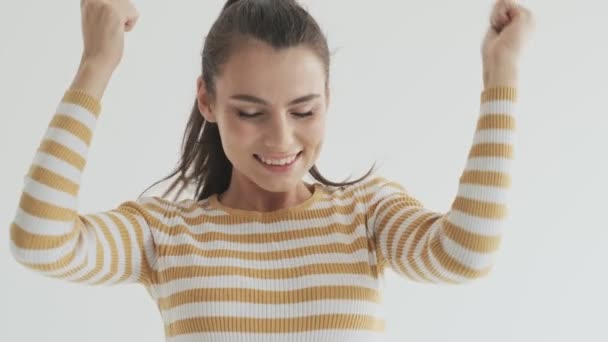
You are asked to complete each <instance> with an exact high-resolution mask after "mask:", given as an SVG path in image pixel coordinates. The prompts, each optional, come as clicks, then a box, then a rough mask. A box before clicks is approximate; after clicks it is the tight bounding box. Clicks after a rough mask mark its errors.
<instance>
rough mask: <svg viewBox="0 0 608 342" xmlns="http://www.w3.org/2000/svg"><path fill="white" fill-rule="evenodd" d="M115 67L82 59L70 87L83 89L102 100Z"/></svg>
mask: <svg viewBox="0 0 608 342" xmlns="http://www.w3.org/2000/svg"><path fill="white" fill-rule="evenodd" d="M112 73H113V69H112V68H110V67H108V66H105V65H103V64H97V63H93V62H89V61H82V62H81V63H80V66H79V67H78V71H77V72H76V76H75V77H74V80H73V81H72V84H71V85H70V89H76V90H81V91H83V92H85V93H88V94H89V95H91V96H93V97H95V98H96V99H98V100H100V101H101V98H102V97H103V94H104V92H105V89H106V87H107V86H108V83H109V82H110V78H111V77H112Z"/></svg>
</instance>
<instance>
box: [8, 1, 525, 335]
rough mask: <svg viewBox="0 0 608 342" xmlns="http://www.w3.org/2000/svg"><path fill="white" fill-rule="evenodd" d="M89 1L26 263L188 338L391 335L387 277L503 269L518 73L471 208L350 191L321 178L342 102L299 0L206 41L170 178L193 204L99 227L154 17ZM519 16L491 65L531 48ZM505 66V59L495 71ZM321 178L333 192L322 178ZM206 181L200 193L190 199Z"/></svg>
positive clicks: (490, 129)
mask: <svg viewBox="0 0 608 342" xmlns="http://www.w3.org/2000/svg"><path fill="white" fill-rule="evenodd" d="M81 6H82V9H83V31H84V37H85V44H84V45H85V51H84V53H83V57H82V65H81V68H80V69H79V72H78V74H77V75H76V77H75V79H74V82H73V83H72V86H71V87H70V89H68V90H67V91H66V92H65V94H64V96H63V98H62V99H61V101H60V102H59V105H58V107H57V110H56V114H55V116H54V117H53V119H52V120H51V123H50V124H49V127H48V129H47V131H46V133H45V135H44V137H43V140H42V142H41V144H40V147H39V149H38V150H37V151H36V155H35V158H34V161H33V163H32V165H31V167H30V169H29V171H28V174H27V175H26V179H25V180H26V181H25V184H24V187H23V191H22V194H21V199H20V202H19V207H18V209H17V213H16V215H15V219H14V220H13V222H12V224H11V227H10V233H11V239H10V243H11V253H12V254H13V256H14V258H15V259H16V260H17V261H18V262H19V263H21V264H22V265H24V266H26V267H28V268H29V269H32V270H35V271H36V272H39V273H41V274H43V275H45V276H48V277H54V278H59V279H64V280H67V281H72V282H78V283H85V284H91V285H115V284H128V283H138V284H142V285H143V286H145V288H146V289H147V290H148V293H149V294H150V296H151V297H152V299H153V300H154V302H155V304H156V307H157V308H158V309H159V311H160V313H161V316H162V322H163V325H164V332H165V337H166V340H167V341H171V342H178V341H179V342H189V341H214V342H217V341H219V342H229V341H251V342H253V341H259V342H261V341H302V342H305V341H321V342H329V341H331V342H341V341H344V342H345V341H351V342H364V341H372V340H379V339H381V338H382V333H383V332H384V313H383V310H382V293H381V285H382V283H381V280H382V276H383V274H384V270H385V269H386V268H387V267H390V268H391V269H392V270H394V271H395V272H396V273H397V274H398V275H400V276H401V277H403V278H404V279H408V280H411V281H415V282H420V283H436V284H437V283H441V284H462V283H466V282H470V281H473V280H475V279H478V278H481V277H483V276H486V275H487V274H488V273H489V272H490V271H491V270H492V268H493V265H494V260H495V255H496V253H497V251H498V247H499V244H500V241H501V232H502V224H503V222H504V220H505V218H506V212H507V207H506V198H507V193H508V190H509V187H510V182H511V178H510V169H511V162H512V159H513V141H514V139H513V135H514V134H513V133H514V130H515V115H514V113H515V106H514V104H515V102H516V100H517V90H516V88H515V87H513V85H512V84H511V83H510V82H512V81H513V80H514V78H510V77H507V78H501V77H502V76H505V75H507V74H508V71H509V70H511V69H509V68H506V67H505V66H507V65H508V66H509V67H511V66H513V65H514V63H513V61H509V63H508V64H505V65H498V66H496V65H494V67H499V68H498V69H499V70H500V73H498V74H495V73H494V72H490V73H488V78H487V84H486V88H485V89H484V90H483V91H482V92H481V94H480V97H479V100H480V102H481V106H480V116H479V119H478V122H477V127H476V131H475V136H474V139H473V144H472V146H471V149H470V151H469V154H468V160H467V164H466V166H465V169H464V170H463V172H462V175H461V177H460V179H459V183H458V192H457V195H456V198H455V199H454V201H453V202H452V206H451V208H450V210H449V211H448V212H447V213H439V212H435V211H432V210H430V209H428V208H425V207H424V206H423V205H422V203H421V202H420V201H418V200H417V199H416V198H415V197H414V196H412V195H411V194H410V193H409V192H408V191H407V190H406V188H405V187H404V186H402V185H401V184H398V183H396V182H394V181H391V180H389V179H386V178H384V177H381V176H376V177H368V176H369V175H370V174H371V172H372V169H370V171H369V172H368V173H367V174H366V175H365V176H363V177H362V178H360V179H358V180H356V181H353V182H345V183H334V182H330V181H328V180H326V179H325V178H324V177H322V176H321V175H320V174H319V172H318V170H317V168H316V166H315V162H316V160H317V159H318V157H319V153H320V151H321V148H322V146H323V140H324V134H325V121H326V112H327V108H328V106H329V102H330V87H329V84H328V79H329V52H328V49H327V43H326V40H325V37H324V36H323V34H322V33H321V31H320V29H319V26H318V25H317V23H316V22H315V20H314V19H312V18H311V17H310V15H309V14H308V13H307V12H306V11H305V10H304V9H303V8H302V7H301V6H300V5H299V4H298V3H297V2H296V1H293V0H265V1H260V0H240V1H229V2H228V3H227V4H226V5H225V6H224V9H223V11H222V12H221V14H220V16H219V18H218V19H217V21H216V22H215V23H214V24H213V26H212V28H211V30H210V32H209V35H208V36H207V40H206V41H205V47H204V50H203V56H202V57H203V58H202V74H201V75H200V76H199V77H198V79H197V88H196V94H195V97H196V98H195V101H194V106H193V109H192V113H191V116H190V118H189V122H188V125H187V127H186V131H185V134H184V138H183V141H182V147H183V151H182V155H181V160H180V163H179V165H178V167H177V169H176V170H175V171H174V172H173V173H172V175H170V176H168V178H170V177H172V176H174V175H176V174H179V179H178V180H177V181H176V182H174V183H173V184H172V186H171V188H170V189H169V190H168V191H167V193H168V192H170V191H171V189H172V188H173V187H174V186H176V185H177V184H179V183H180V182H181V185H182V187H181V189H180V191H179V193H178V194H177V196H176V199H174V200H172V201H170V200H167V199H165V198H164V197H165V196H166V194H167V193H165V195H163V196H161V197H158V196H150V197H143V198H142V197H141V196H140V197H139V198H138V199H137V200H135V201H125V202H123V203H122V204H121V205H119V206H118V207H116V208H114V209H113V210H108V211H104V212H97V213H90V214H81V213H79V212H78V204H79V201H78V199H79V197H78V196H79V191H80V185H81V180H82V175H83V171H84V168H85V165H86V163H87V156H88V151H89V147H90V144H91V142H92V135H93V132H94V130H95V127H96V124H97V122H98V119H99V116H100V115H101V113H102V106H101V96H102V94H103V91H104V89H105V86H106V85H107V81H108V79H109V76H108V75H109V74H111V72H108V70H113V69H114V68H115V67H116V64H117V63H118V61H119V60H120V57H121V56H122V44H123V42H124V37H123V34H124V30H130V29H131V28H132V27H133V25H134V23H135V18H136V17H137V16H136V13H137V12H136V11H135V10H134V8H133V6H132V5H131V4H130V3H129V2H128V1H119V0H117V1H105V0H84V1H82V2H81ZM511 10H512V11H513V13H514V14H513V16H509V20H511V23H507V22H503V23H502V24H501V32H500V35H498V36H496V35H495V34H489V35H488V39H489V40H488V42H489V44H488V45H487V46H489V47H491V48H489V49H488V50H487V51H486V50H484V51H486V52H487V54H485V56H493V57H496V56H497V54H496V50H495V49H496V48H498V49H499V50H501V49H502V50H503V51H504V46H514V45H513V44H512V43H513V42H512V41H509V40H505V39H509V37H510V36H509V35H511V38H510V39H513V38H512V37H514V35H515V34H516V33H513V32H518V31H516V30H513V27H517V25H521V24H518V23H521V22H522V21H519V22H518V21H517V20H523V19H521V18H523V17H522V16H521V14H520V16H518V15H516V14H515V13H516V11H515V10H513V9H511ZM522 13H523V12H522ZM127 23H129V24H128V25H127ZM514 25H515V26H514ZM496 37H498V38H496ZM505 37H507V38H505ZM515 37H516V36H515ZM496 39H498V40H496ZM501 39H503V40H505V41H501ZM507 52H510V51H508V50H507ZM510 55H512V54H510ZM497 60H499V61H504V60H505V59H502V58H489V59H488V61H492V62H494V61H497ZM499 76H500V77H499ZM507 76H509V75H507ZM507 80H508V82H509V84H508V85H504V84H503V82H507ZM490 85H491V86H490ZM306 173H310V174H311V175H312V176H313V177H314V178H315V179H317V180H318V181H319V182H317V183H314V184H310V183H306V182H304V181H303V180H302V178H303V176H305V175H306ZM168 178H165V180H166V179H168ZM189 185H194V186H195V187H196V191H195V195H194V197H193V198H189V199H182V200H178V199H177V197H179V194H180V193H181V191H182V190H183V189H184V188H186V187H187V186H189ZM57 340H60V339H59V338H58V339H57Z"/></svg>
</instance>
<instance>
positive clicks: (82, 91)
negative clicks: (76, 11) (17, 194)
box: [10, 0, 167, 285]
mask: <svg viewBox="0 0 608 342" xmlns="http://www.w3.org/2000/svg"><path fill="white" fill-rule="evenodd" d="M81 9H82V19H83V20H82V24H83V25H82V29H83V38H84V51H83V55H82V59H81V64H80V67H79V68H78V72H77V74H76V77H75V78H74V81H73V82H72V84H71V86H70V88H69V89H68V90H67V91H66V92H65V94H64V96H63V98H62V99H61V101H60V103H59V105H58V107H57V110H56V112H55V115H54V116H53V118H52V120H51V122H50V124H49V126H48V129H47V131H46V133H45V134H44V137H43V139H42V142H41V143H40V146H39V148H38V149H37V151H36V154H35V157H34V160H33V162H32V165H31V167H30V169H29V171H28V173H27V175H26V177H25V181H24V187H23V191H22V194H21V200H20V202H19V207H18V209H17V213H16V215H15V218H14V220H13V222H12V224H11V227H10V234H11V239H10V251H11V253H12V255H13V256H14V258H15V259H16V260H17V261H18V262H19V263H21V264H23V265H25V266H27V267H28V268H30V269H33V270H35V271H37V272H40V273H41V274H44V275H46V276H49V277H56V278H62V279H66V280H69V281H73V282H82V283H88V284H106V285H107V284H118V283H133V282H139V283H150V282H151V281H152V280H153V274H154V272H153V270H152V268H153V266H152V265H153V264H154V262H155V259H156V256H155V244H154V238H153V234H152V231H153V229H163V227H164V223H163V222H162V217H163V212H164V211H165V210H166V208H167V202H166V201H163V200H161V199H159V198H156V197H144V198H143V199H141V200H138V201H127V202H124V203H122V204H121V205H119V206H118V207H117V208H115V209H113V210H110V211H106V212H99V213H93V214H87V215H79V214H78V212H77V210H78V209H77V208H78V192H79V189H80V181H81V178H82V172H83V170H84V167H85V164H86V157H87V154H88V150H89V146H90V144H91V139H92V136H93V132H94V129H95V125H96V123H97V120H98V117H99V114H100V112H101V103H100V101H101V98H102V96H103V93H104V91H105V89H106V87H107V85H108V82H109V80H110V77H111V75H112V72H113V71H114V69H115V68H116V66H117V64H118V62H119V61H120V58H121V57H122V45H123V42H124V40H123V34H124V31H129V30H130V29H131V28H132V27H133V25H134V23H135V21H136V19H137V11H136V10H135V9H134V7H133V6H132V5H131V4H130V2H128V1H126V0H125V1H113V2H107V1H102V0H83V1H82V2H81Z"/></svg>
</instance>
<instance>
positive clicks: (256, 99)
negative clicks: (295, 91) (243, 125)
mask: <svg viewBox="0 0 608 342" xmlns="http://www.w3.org/2000/svg"><path fill="white" fill-rule="evenodd" d="M320 96H321V95H319V94H308V95H305V96H302V97H298V98H297V99H294V100H291V101H289V103H288V104H287V105H288V106H292V105H295V104H298V103H302V102H308V101H310V100H312V99H314V98H317V97H320ZM230 98H231V99H235V100H240V101H247V102H253V103H258V104H262V105H266V106H269V105H270V104H269V103H268V102H267V101H265V100H263V99H261V98H259V97H255V96H253V95H247V94H236V95H232V96H230Z"/></svg>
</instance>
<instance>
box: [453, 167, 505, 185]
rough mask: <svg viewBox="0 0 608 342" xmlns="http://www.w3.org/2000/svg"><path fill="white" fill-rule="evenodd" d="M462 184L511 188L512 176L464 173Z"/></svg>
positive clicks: (473, 172)
mask: <svg viewBox="0 0 608 342" xmlns="http://www.w3.org/2000/svg"><path fill="white" fill-rule="evenodd" d="M460 183H461V184H475V185H487V186H495V187H500V188H505V189H506V188H509V187H511V176H509V175H508V174H504V173H500V172H494V171H477V170H473V171H464V172H463V173H462V176H460Z"/></svg>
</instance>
